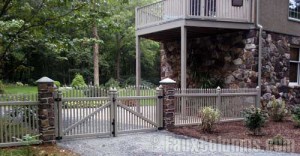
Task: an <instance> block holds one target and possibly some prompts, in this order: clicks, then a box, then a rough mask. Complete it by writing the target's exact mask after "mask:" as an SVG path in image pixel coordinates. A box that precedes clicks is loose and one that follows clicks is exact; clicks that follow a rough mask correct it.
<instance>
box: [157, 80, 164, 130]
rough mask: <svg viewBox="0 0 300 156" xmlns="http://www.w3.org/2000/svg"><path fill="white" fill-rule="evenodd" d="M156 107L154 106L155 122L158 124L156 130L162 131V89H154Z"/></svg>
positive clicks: (160, 87)
mask: <svg viewBox="0 0 300 156" xmlns="http://www.w3.org/2000/svg"><path fill="white" fill-rule="evenodd" d="M156 96H157V106H156V122H157V124H158V130H162V129H163V126H164V125H163V98H164V94H163V87H162V86H159V87H157V88H156Z"/></svg>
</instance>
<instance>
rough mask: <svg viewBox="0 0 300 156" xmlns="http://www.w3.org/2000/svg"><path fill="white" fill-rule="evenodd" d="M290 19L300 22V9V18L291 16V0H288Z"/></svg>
mask: <svg viewBox="0 0 300 156" xmlns="http://www.w3.org/2000/svg"><path fill="white" fill-rule="evenodd" d="M288 19H289V20H291V21H296V22H300V10H299V18H295V17H291V10H290V1H288Z"/></svg>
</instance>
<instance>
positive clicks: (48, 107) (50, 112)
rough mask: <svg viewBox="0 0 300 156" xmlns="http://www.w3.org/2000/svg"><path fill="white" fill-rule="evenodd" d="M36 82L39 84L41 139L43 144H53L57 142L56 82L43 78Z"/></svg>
mask: <svg viewBox="0 0 300 156" xmlns="http://www.w3.org/2000/svg"><path fill="white" fill-rule="evenodd" d="M36 82H37V84H38V99H39V105H38V120H39V122H38V123H39V132H40V135H41V136H40V139H41V140H42V141H43V142H52V141H54V140H55V125H54V124H55V119H54V116H55V113H54V96H53V93H54V81H53V80H52V79H50V78H48V77H42V78H40V79H39V80H37V81H36Z"/></svg>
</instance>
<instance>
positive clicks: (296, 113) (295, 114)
mask: <svg viewBox="0 0 300 156" xmlns="http://www.w3.org/2000/svg"><path fill="white" fill-rule="evenodd" d="M292 119H293V121H294V123H295V126H296V127H299V128H300V106H298V107H295V108H294V109H293V110H292Z"/></svg>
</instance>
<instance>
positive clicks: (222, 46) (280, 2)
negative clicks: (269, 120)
mask: <svg viewBox="0 0 300 156" xmlns="http://www.w3.org/2000/svg"><path fill="white" fill-rule="evenodd" d="M141 38H146V39H151V40H154V41H158V42H160V43H161V47H162V48H161V77H162V78H165V77H170V78H172V79H174V80H175V81H177V83H178V84H177V85H178V87H181V88H200V87H216V86H221V87H223V88H255V87H256V86H260V88H261V94H262V97H263V99H264V100H268V99H269V98H270V97H271V95H275V96H276V97H283V98H285V99H287V100H288V101H289V102H290V103H297V104H299V103H300V73H299V72H300V55H299V53H300V0H162V1H159V2H156V3H153V4H149V5H147V6H143V7H139V8H137V9H136V44H137V45H136V47H137V50H136V57H137V59H136V67H137V68H136V73H137V85H139V84H140V77H141V69H140V67H141V66H140V57H141V51H140V48H139V47H140V45H139V42H140V39H141Z"/></svg>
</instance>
